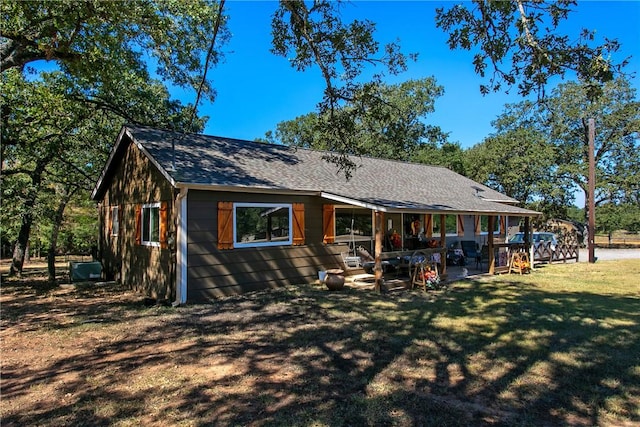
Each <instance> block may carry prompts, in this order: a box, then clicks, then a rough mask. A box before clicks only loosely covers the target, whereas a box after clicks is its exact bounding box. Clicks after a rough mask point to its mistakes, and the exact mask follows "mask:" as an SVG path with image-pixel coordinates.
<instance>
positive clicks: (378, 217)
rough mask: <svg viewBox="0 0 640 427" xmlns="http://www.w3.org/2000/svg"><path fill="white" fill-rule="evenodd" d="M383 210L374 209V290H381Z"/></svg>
mask: <svg viewBox="0 0 640 427" xmlns="http://www.w3.org/2000/svg"><path fill="white" fill-rule="evenodd" d="M383 226H384V212H382V211H375V230H376V244H375V257H376V259H375V263H376V264H375V267H374V269H373V270H374V274H375V277H376V279H375V290H376V292H381V291H382V281H383V278H382V259H381V258H380V254H381V253H382V233H383V230H384V227H383Z"/></svg>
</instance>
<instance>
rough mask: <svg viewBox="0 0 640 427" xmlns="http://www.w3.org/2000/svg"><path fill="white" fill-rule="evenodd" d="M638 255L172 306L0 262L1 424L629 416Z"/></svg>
mask: <svg viewBox="0 0 640 427" xmlns="http://www.w3.org/2000/svg"><path fill="white" fill-rule="evenodd" d="M639 278H640V261H638V260H624V261H605V262H598V263H596V264H593V265H590V264H586V263H580V264H565V265H562V264H557V265H551V266H545V267H543V268H540V269H536V270H535V271H534V272H533V273H532V274H529V275H523V276H520V275H504V276H495V277H479V278H469V279H467V280H465V281H461V282H455V283H452V284H450V285H449V287H448V288H447V289H446V290H443V291H438V292H430V293H424V292H422V291H418V290H414V291H402V292H391V293H387V294H382V295H378V294H376V293H373V292H370V291H362V290H354V289H345V290H344V291H340V292H328V291H326V290H324V289H322V288H320V287H318V286H313V285H301V286H295V287H287V288H283V289H279V290H275V291H268V292H258V293H252V294H247V295H242V296H237V297H232V298H226V299H223V300H219V301H215V302H213V303H211V304H206V305H191V306H187V307H180V308H177V309H174V308H168V307H145V306H144V305H143V304H142V299H141V298H140V296H138V295H135V294H133V293H130V292H128V291H125V290H122V289H119V288H118V287H116V286H114V285H95V284H91V285H84V286H72V285H67V286H62V287H59V288H54V289H51V288H47V287H46V286H44V285H43V284H42V282H39V281H38V279H37V278H31V279H29V280H24V279H23V281H13V280H8V279H4V280H3V286H2V295H1V299H0V303H1V304H2V324H1V326H2V331H1V338H2V343H1V345H2V347H1V351H2V353H1V355H2V357H1V369H2V380H1V381H2V383H1V386H2V390H1V391H2V397H1V399H0V415H1V416H2V425H3V426H12V425H15V426H18V425H20V426H22V425H39V426H62V425H64V426H67V425H88V426H100V425H113V426H138V425H151V426H167V425H178V426H204V425H224V426H226V425H238V426H343V425H344V426H347V425H349V426H363V425H372V426H383V425H384V426H386V425H397V426H420V425H425V426H426V425H437V426H445V425H508V426H514V425H524V426H526V425H531V426H541V425H585V426H591V425H611V426H620V425H629V426H631V425H639V424H640V409H639V408H640V280H639Z"/></svg>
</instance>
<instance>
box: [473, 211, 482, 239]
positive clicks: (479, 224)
mask: <svg viewBox="0 0 640 427" xmlns="http://www.w3.org/2000/svg"><path fill="white" fill-rule="evenodd" d="M481 219H482V216H480V215H476V216H475V217H474V219H473V221H474V222H473V225H474V226H475V227H474V229H475V234H476V235H478V234H480V233H481V232H482V221H481Z"/></svg>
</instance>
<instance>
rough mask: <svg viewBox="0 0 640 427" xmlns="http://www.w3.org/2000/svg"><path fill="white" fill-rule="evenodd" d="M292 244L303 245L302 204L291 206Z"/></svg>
mask: <svg viewBox="0 0 640 427" xmlns="http://www.w3.org/2000/svg"><path fill="white" fill-rule="evenodd" d="M293 244H294V245H304V203H294V204H293Z"/></svg>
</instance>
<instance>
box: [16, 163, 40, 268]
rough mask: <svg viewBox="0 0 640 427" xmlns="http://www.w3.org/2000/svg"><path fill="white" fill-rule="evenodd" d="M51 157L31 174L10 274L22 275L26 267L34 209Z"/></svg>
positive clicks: (37, 166)
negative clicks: (30, 184) (30, 185)
mask: <svg viewBox="0 0 640 427" xmlns="http://www.w3.org/2000/svg"><path fill="white" fill-rule="evenodd" d="M48 162H49V159H48V158H46V159H43V160H42V161H41V162H39V163H38V164H37V165H36V168H35V169H34V171H33V173H31V174H30V178H31V183H32V188H31V189H30V190H29V193H28V194H27V198H26V200H25V202H24V213H23V214H22V218H21V223H20V231H19V232H18V240H17V241H16V243H15V246H14V248H13V258H12V259H11V268H10V269H9V276H15V275H21V274H22V268H23V267H24V261H25V255H26V254H27V251H28V245H29V236H30V235H31V226H32V225H33V210H34V208H35V206H36V199H37V197H38V192H39V191H40V184H41V183H42V174H43V173H44V168H45V166H46V164H47V163H48Z"/></svg>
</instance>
